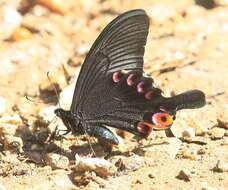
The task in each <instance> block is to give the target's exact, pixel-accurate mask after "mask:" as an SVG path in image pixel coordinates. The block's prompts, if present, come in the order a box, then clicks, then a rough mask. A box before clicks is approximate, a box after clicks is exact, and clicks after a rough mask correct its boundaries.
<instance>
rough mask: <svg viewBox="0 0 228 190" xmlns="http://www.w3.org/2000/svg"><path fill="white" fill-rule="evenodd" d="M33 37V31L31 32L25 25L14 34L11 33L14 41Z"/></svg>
mask: <svg viewBox="0 0 228 190" xmlns="http://www.w3.org/2000/svg"><path fill="white" fill-rule="evenodd" d="M31 37H32V32H30V31H29V30H28V29H27V28H25V27H18V28H17V29H16V30H15V31H14V32H13V34H12V35H11V37H10V39H11V40H13V41H21V40H27V39H30V38H31Z"/></svg>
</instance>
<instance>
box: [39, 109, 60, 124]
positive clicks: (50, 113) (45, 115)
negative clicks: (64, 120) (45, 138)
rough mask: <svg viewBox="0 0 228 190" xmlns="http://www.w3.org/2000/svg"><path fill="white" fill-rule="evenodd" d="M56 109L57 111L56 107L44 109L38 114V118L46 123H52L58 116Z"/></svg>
mask: <svg viewBox="0 0 228 190" xmlns="http://www.w3.org/2000/svg"><path fill="white" fill-rule="evenodd" d="M55 109H57V107H56V106H49V107H46V108H43V109H42V110H41V111H40V112H39V113H38V117H39V118H40V119H41V120H42V121H44V122H45V123H50V122H51V121H52V120H53V118H54V117H55V116H56V115H55V113H54V111H55Z"/></svg>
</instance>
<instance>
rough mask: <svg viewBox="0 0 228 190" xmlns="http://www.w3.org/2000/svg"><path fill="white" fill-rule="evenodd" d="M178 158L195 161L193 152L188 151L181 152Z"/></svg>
mask: <svg viewBox="0 0 228 190" xmlns="http://www.w3.org/2000/svg"><path fill="white" fill-rule="evenodd" d="M177 157H178V158H185V159H190V160H197V155H196V154H195V153H193V152H190V151H189V150H188V149H183V150H181V151H180V152H179V153H178V155H177Z"/></svg>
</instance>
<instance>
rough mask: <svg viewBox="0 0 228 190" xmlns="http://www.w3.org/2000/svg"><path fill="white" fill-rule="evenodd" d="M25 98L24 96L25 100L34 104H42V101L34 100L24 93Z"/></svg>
mask: <svg viewBox="0 0 228 190" xmlns="http://www.w3.org/2000/svg"><path fill="white" fill-rule="evenodd" d="M25 98H26V100H28V101H30V102H32V103H34V104H43V102H41V101H35V100H33V99H32V98H31V97H29V96H28V95H25Z"/></svg>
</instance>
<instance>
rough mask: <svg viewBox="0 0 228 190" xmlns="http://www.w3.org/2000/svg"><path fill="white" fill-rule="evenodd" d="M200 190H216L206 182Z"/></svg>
mask: <svg viewBox="0 0 228 190" xmlns="http://www.w3.org/2000/svg"><path fill="white" fill-rule="evenodd" d="M201 190H217V188H214V187H211V186H209V185H208V184H207V183H206V182H203V183H202V185H201Z"/></svg>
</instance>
